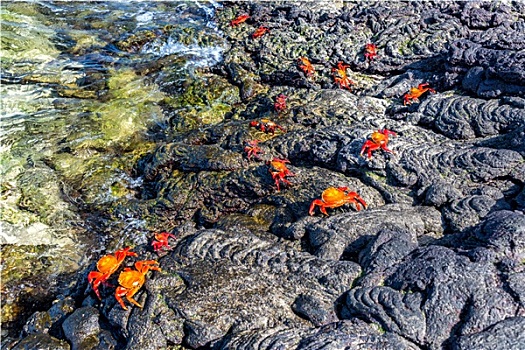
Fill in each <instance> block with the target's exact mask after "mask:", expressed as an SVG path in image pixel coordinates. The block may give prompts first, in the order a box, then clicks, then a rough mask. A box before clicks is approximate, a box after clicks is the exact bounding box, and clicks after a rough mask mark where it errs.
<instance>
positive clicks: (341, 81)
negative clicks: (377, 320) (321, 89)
mask: <svg viewBox="0 0 525 350" xmlns="http://www.w3.org/2000/svg"><path fill="white" fill-rule="evenodd" d="M348 67H350V66H349V65H347V64H344V63H343V62H338V63H337V68H332V72H334V73H335V74H334V80H335V83H336V84H337V85H339V87H340V88H345V89H348V90H350V89H351V88H350V85H354V82H353V81H352V80H350V78H348V76H347V75H346V69H347V68H348Z"/></svg>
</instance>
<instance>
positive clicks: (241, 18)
mask: <svg viewBox="0 0 525 350" xmlns="http://www.w3.org/2000/svg"><path fill="white" fill-rule="evenodd" d="M248 18H250V16H249V15H247V14H244V15H240V16H238V17H237V18H235V19H234V20H232V21H231V22H230V25H231V26H232V27H235V26H238V25H239V24H241V23H244V22H246V20H247V19H248Z"/></svg>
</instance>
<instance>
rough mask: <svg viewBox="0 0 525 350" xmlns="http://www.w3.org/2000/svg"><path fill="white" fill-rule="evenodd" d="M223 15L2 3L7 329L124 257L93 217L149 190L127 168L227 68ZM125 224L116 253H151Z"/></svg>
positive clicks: (134, 223)
mask: <svg viewBox="0 0 525 350" xmlns="http://www.w3.org/2000/svg"><path fill="white" fill-rule="evenodd" d="M218 8H220V5H219V4H217V3H214V2H194V1H188V2H142V1H133V2H130V1H106V2H36V1H35V2H5V1H3V2H2V3H1V22H2V28H1V45H2V52H1V55H2V61H1V79H2V84H1V87H0V92H1V95H2V105H1V121H0V129H1V130H0V132H1V134H0V177H1V187H0V190H1V202H0V215H1V218H0V243H1V244H2V261H1V266H0V268H1V272H2V288H1V293H2V301H3V302H2V321H3V322H7V324H8V323H9V322H12V321H15V320H16V319H17V317H20V315H21V314H23V313H24V312H26V313H27V312H28V311H27V310H33V309H35V308H36V309H42V307H43V305H42V303H44V304H45V303H48V302H50V300H49V299H48V298H49V297H50V296H49V295H50V294H53V292H55V293H56V292H57V291H58V292H59V291H60V290H61V288H65V287H67V285H65V284H64V282H63V281H66V280H68V276H69V277H70V276H71V274H74V273H78V271H80V270H82V269H85V264H86V263H87V262H89V260H90V259H91V258H92V257H93V255H95V254H98V253H100V252H102V251H104V250H106V249H107V250H110V249H113V248H115V247H107V246H106V238H105V233H104V232H96V230H93V227H96V225H93V224H90V225H88V224H87V223H86V219H87V218H89V217H92V216H93V213H92V212H91V213H90V212H87V209H92V208H104V206H106V205H108V203H111V202H112V201H115V200H117V199H122V198H125V197H126V196H127V195H131V193H130V189H133V188H136V187H138V186H140V184H141V179H140V178H132V177H131V176H130V167H131V166H132V164H133V163H134V162H135V161H136V160H137V158H138V157H140V156H141V155H143V154H144V153H145V152H148V151H150V150H152V149H154V148H155V146H156V145H157V144H158V143H159V142H161V141H162V139H163V137H164V136H165V129H166V125H167V123H168V116H167V115H166V113H165V108H164V107H165V106H169V107H170V109H171V110H177V109H178V108H180V109H184V108H186V107H187V106H185V105H184V102H183V99H181V98H178V95H177V94H183V92H184V91H183V88H181V87H183V86H184V83H185V81H186V80H188V79H190V77H191V79H196V78H195V71H196V70H197V69H199V68H206V67H209V66H212V65H215V64H216V63H217V62H219V61H220V60H221V55H222V52H223V50H224V44H223V42H222V39H221V35H220V32H219V31H218V30H217V28H216V25H215V24H214V22H213V16H214V11H215V10H217V9H218ZM122 220H124V221H126V222H125V223H124V227H126V228H127V229H126V230H124V231H123V234H122V237H121V238H120V239H119V240H118V241H117V243H113V244H115V245H118V244H120V243H124V242H126V243H128V244H129V243H130V242H131V243H135V244H140V243H144V241H145V234H146V232H145V230H143V228H142V222H141V219H140V218H134V217H127V218H123V219H122ZM112 242H114V240H113V241H112ZM69 280H71V278H69ZM4 324H5V323H4ZM7 331H9V327H8V328H7V329H6V328H5V327H3V330H2V332H3V335H4V334H7V333H6V332H7Z"/></svg>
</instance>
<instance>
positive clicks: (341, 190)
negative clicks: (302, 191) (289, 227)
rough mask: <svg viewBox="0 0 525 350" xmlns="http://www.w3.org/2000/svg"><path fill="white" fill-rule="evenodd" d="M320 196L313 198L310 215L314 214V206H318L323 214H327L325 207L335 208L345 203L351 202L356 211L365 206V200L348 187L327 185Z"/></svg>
mask: <svg viewBox="0 0 525 350" xmlns="http://www.w3.org/2000/svg"><path fill="white" fill-rule="evenodd" d="M321 198H322V199H314V201H313V202H312V204H311V205H310V210H309V211H308V213H309V214H310V215H314V210H315V206H319V210H321V213H323V214H325V215H328V213H327V212H326V208H337V207H340V206H342V205H345V204H347V203H353V204H354V205H355V208H356V210H357V211H359V210H361V209H362V208H366V207H367V204H366V202H365V200H364V199H363V198H361V196H360V195H358V194H357V192H350V191H349V189H348V187H337V188H336V187H328V188H327V189H326V190H324V191H323V194H322V195H321Z"/></svg>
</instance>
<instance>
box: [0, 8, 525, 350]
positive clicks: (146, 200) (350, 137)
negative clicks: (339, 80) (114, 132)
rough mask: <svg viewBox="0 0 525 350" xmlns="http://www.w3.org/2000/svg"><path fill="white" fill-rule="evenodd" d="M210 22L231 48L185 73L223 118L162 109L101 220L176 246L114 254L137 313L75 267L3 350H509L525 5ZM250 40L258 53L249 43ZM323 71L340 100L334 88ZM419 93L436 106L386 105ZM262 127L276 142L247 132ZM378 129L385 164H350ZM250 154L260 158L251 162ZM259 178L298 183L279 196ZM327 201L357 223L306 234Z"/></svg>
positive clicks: (517, 268)
mask: <svg viewBox="0 0 525 350" xmlns="http://www.w3.org/2000/svg"><path fill="white" fill-rule="evenodd" d="M242 14H249V16H250V17H249V19H247V20H246V22H244V23H242V24H239V25H238V26H231V25H230V21H231V20H232V19H234V18H236V17H237V16H239V15H242ZM216 21H217V22H218V23H219V27H220V29H221V30H222V31H223V33H224V35H225V37H226V39H227V43H228V48H227V49H226V50H225V51H224V61H223V62H222V63H221V64H219V65H217V66H215V67H213V68H212V69H211V70H209V71H205V72H202V74H204V75H206V77H207V80H206V81H207V82H209V83H210V85H209V86H205V87H204V88H203V89H202V93H201V97H202V100H204V101H205V100H206V96H209V95H210V94H213V95H214V96H216V95H221V94H222V95H223V97H224V99H225V100H229V101H230V102H231V105H230V108H229V109H228V110H226V111H225V112H224V113H223V115H222V119H221V120H220V121H217V122H213V123H207V124H206V125H205V126H200V127H199V126H195V124H194V119H193V118H194V117H195V113H194V112H195V111H191V110H190V111H180V110H177V111H174V110H171V109H170V108H169V106H166V108H165V110H164V113H166V114H169V115H170V116H171V118H170V128H171V130H170V131H171V132H168V133H167V135H168V136H167V138H166V142H165V144H163V145H161V146H160V147H158V148H157V149H156V150H155V151H154V152H151V153H149V154H147V155H146V156H144V157H142V159H140V160H139V161H138V162H137V163H136V164H135V166H134V174H133V176H134V177H135V178H140V179H142V185H141V188H140V189H139V190H138V191H137V194H136V198H135V199H134V200H131V201H130V200H128V199H126V200H124V199H123V200H122V201H120V202H118V203H116V204H114V205H112V207H111V211H108V213H107V214H106V215H108V216H109V217H111V218H115V220H117V218H123V217H131V216H132V217H144V218H147V219H146V220H148V222H149V223H150V226H151V227H156V228H157V229H158V230H159V231H160V230H162V229H169V230H170V232H172V233H173V234H175V235H176V236H177V239H176V240H175V241H173V242H171V243H170V244H171V245H172V246H174V249H173V250H171V251H166V252H165V253H163V254H161V255H159V254H157V253H156V252H155V251H153V249H151V246H150V245H149V244H143V245H140V246H137V247H134V248H133V250H134V251H135V252H136V253H137V254H138V259H140V260H150V259H151V260H158V261H159V265H160V267H161V268H162V272H154V273H150V274H149V275H148V279H147V281H146V283H145V285H144V287H143V289H142V290H141V291H140V292H139V293H137V294H136V298H137V300H138V301H139V302H140V303H142V304H143V305H144V307H143V309H140V308H137V307H128V310H127V311H126V310H123V309H122V308H121V306H120V305H119V304H118V303H117V302H116V300H115V298H114V297H113V291H114V289H112V288H106V287H104V288H101V290H102V296H103V297H102V301H99V300H98V299H97V298H96V296H95V295H94V293H93V291H92V289H91V287H90V286H89V285H88V282H87V274H88V272H89V271H92V270H94V269H95V268H96V266H95V265H96V261H93V262H92V264H91V265H90V266H87V267H86V268H85V269H84V270H82V273H80V274H79V275H78V276H77V277H78V278H77V280H76V284H75V287H73V288H72V289H71V292H70V294H69V295H62V296H60V297H59V298H57V300H56V301H55V302H54V304H53V306H52V307H51V308H50V309H49V310H47V311H39V312H36V313H34V314H33V315H32V316H31V317H30V318H29V320H27V322H26V324H25V326H24V327H23V330H21V334H22V335H21V338H20V339H11V341H10V342H9V344H7V343H3V344H6V345H7V348H8V349H36V348H39V349H166V348H169V349H178V348H190V349H320V348H324V349H425V350H427V349H428V350H430V349H462V350H466V349H472V350H474V349H476V350H479V349H491V350H492V349H502V350H504V349H525V215H524V210H525V141H524V140H525V72H524V70H523V67H524V66H525V51H524V50H525V5H524V4H523V3H521V2H508V3H507V2H436V3H434V2H402V3H401V2H381V1H378V2H366V3H363V2H312V3H306V2H285V1H282V2H260V3H249V2H239V3H233V2H225V3H222V7H221V8H220V9H217V13H216ZM260 26H264V27H266V28H268V30H269V31H268V32H266V33H265V34H264V35H262V36H260V37H258V38H253V36H252V34H253V32H254V31H255V30H256V29H257V28H259V27H260ZM367 43H374V44H375V45H377V47H378V52H377V53H378V56H377V57H376V58H374V59H372V60H370V59H366V58H365V57H364V55H363V52H364V47H365V44H367ZM300 57H308V58H309V60H310V61H311V63H312V65H313V67H314V68H315V73H314V74H313V75H312V76H308V75H307V74H305V73H304V72H303V71H302V70H301V69H300V68H299V67H298V59H299V58H300ZM167 62H169V60H167ZM338 62H344V63H345V64H347V65H348V66H349V68H348V70H347V74H348V76H349V78H350V79H351V80H352V81H353V82H354V85H352V88H351V90H348V89H342V88H340V87H339V86H337V84H335V83H334V73H333V71H332V69H333V68H334V67H336V66H337V64H338ZM214 83H217V84H219V85H218V86H220V87H219V88H217V86H214V85H213V84H214ZM423 83H428V84H429V85H430V86H432V88H434V89H435V90H436V93H435V94H426V95H424V96H422V97H421V98H420V100H419V101H417V102H416V103H412V104H409V105H404V104H403V100H402V97H403V95H404V94H405V93H407V92H408V91H409V90H410V88H412V87H416V86H418V85H419V84H423ZM221 84H223V85H221ZM226 85H227V88H226V87H225V88H223V86H226ZM196 90H199V89H196ZM207 94H208V95H207ZM280 94H284V95H286V96H287V99H286V108H285V109H284V110H283V111H282V112H280V113H278V112H277V111H275V108H274V102H275V98H276V97H277V96H279V95H280ZM203 118H204V116H203ZM263 119H269V120H272V121H274V122H275V123H277V124H279V125H281V126H282V127H283V128H284V129H285V130H286V132H284V131H281V130H277V131H276V132H275V133H274V134H271V133H265V132H263V131H261V130H257V129H256V128H253V127H250V126H249V123H250V122H251V121H260V120H263ZM383 128H387V129H389V130H392V131H395V132H396V133H397V137H392V138H391V139H390V143H389V148H390V149H392V151H393V153H388V152H385V151H383V150H378V151H375V152H374V153H373V157H372V158H371V159H368V158H367V157H366V156H365V157H363V156H360V150H361V148H362V146H363V143H364V142H365V141H366V140H367V138H368V137H369V136H370V134H371V133H372V132H374V131H376V130H378V129H383ZM254 139H257V140H259V143H258V146H259V147H260V148H261V150H262V151H263V152H264V153H262V154H261V155H260V159H259V160H257V159H251V160H248V159H247V157H246V155H245V154H244V148H245V145H246V141H248V140H254ZM273 158H280V159H287V160H289V161H290V163H289V164H288V168H289V169H290V171H291V172H293V173H294V174H295V176H293V177H292V176H291V177H289V178H288V180H289V181H290V182H291V185H290V186H284V187H283V188H282V189H281V190H280V191H277V190H276V188H275V182H274V180H273V179H272V177H271V174H270V173H269V171H268V170H269V166H268V164H267V161H270V160H272V159H273ZM328 187H348V188H350V190H352V191H356V192H358V193H359V195H360V196H361V197H362V198H363V199H364V200H365V201H366V203H367V204H368V208H367V209H366V210H361V211H356V210H355V209H354V208H353V207H352V206H351V205H346V206H342V207H338V208H334V209H329V213H330V215H329V216H328V217H326V216H323V215H321V214H319V213H318V212H316V214H315V215H313V216H310V215H309V214H308V210H309V206H310V203H311V202H312V200H313V199H315V198H319V197H320V196H321V193H322V192H323V191H324V190H325V189H326V188H328ZM167 225H170V227H169V228H166V226H167ZM131 261H133V260H132V259H131V260H130V262H129V263H128V265H129V266H131ZM113 282H115V284H116V283H118V282H116V276H115V277H114V280H113Z"/></svg>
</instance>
